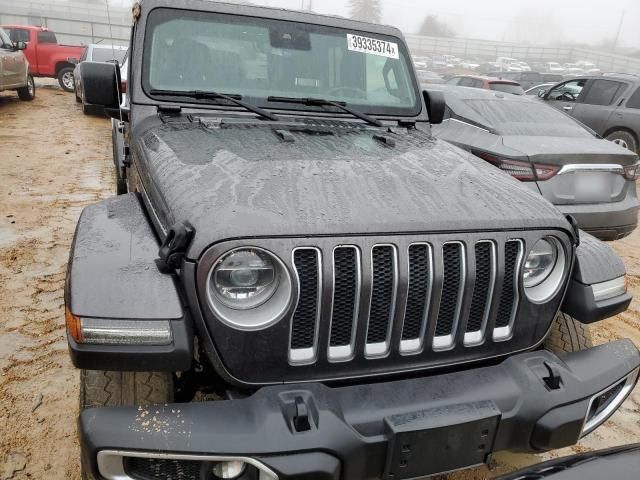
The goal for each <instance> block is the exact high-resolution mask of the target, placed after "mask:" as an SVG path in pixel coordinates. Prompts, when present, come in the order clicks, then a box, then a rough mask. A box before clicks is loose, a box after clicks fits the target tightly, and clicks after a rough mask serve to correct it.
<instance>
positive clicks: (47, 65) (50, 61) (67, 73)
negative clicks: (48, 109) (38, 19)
mask: <svg viewBox="0 0 640 480" xmlns="http://www.w3.org/2000/svg"><path fill="white" fill-rule="evenodd" d="M0 27H2V28H4V29H5V31H6V32H7V33H8V34H9V37H10V38H11V41H12V42H14V43H16V42H24V43H25V44H26V46H27V48H26V49H25V50H24V54H25V55H26V57H27V60H28V61H29V72H30V73H31V75H33V76H34V77H51V78H57V79H58V83H59V84H60V86H61V87H62V88H63V89H64V90H65V91H67V92H73V69H74V67H75V64H76V63H77V62H78V60H79V59H80V57H81V56H82V54H83V53H84V50H85V47H84V46H71V45H59V44H58V40H57V38H56V34H55V33H54V32H52V31H51V30H48V29H46V28H43V27H34V26H31V25H0Z"/></svg>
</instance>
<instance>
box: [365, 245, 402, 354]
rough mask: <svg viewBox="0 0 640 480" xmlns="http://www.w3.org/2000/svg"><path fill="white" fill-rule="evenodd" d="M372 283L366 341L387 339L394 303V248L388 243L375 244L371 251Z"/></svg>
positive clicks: (374, 342) (377, 341) (375, 342)
mask: <svg viewBox="0 0 640 480" xmlns="http://www.w3.org/2000/svg"><path fill="white" fill-rule="evenodd" d="M371 258H372V262H371V266H372V277H373V278H372V284H371V307H370V309H369V326H368V329H367V343H368V344H378V343H383V342H386V341H387V340H388V336H389V326H390V322H391V316H392V315H393V313H394V312H393V308H394V304H395V301H394V299H395V283H396V272H395V249H394V247H392V246H390V245H376V246H375V247H373V249H372V251H371Z"/></svg>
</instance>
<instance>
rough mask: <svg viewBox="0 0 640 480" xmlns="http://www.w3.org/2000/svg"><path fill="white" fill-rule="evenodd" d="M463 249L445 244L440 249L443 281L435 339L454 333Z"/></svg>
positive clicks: (460, 283) (457, 244)
mask: <svg viewBox="0 0 640 480" xmlns="http://www.w3.org/2000/svg"><path fill="white" fill-rule="evenodd" d="M463 261H464V259H463V249H462V245H461V244H459V243H446V244H445V245H444V246H443V247H442V262H443V266H444V281H443V284H442V296H441V298H440V311H439V313H438V321H437V323H436V332H435V336H436V337H444V336H447V335H451V334H453V333H454V328H455V323H456V320H457V318H456V317H457V315H458V310H459V304H460V295H461V294H462V291H461V288H460V287H461V285H462V281H463V278H462V272H463V264H462V263H463Z"/></svg>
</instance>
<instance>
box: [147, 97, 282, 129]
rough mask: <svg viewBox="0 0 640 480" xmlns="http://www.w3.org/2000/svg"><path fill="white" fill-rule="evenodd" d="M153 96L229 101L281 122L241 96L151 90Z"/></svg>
mask: <svg viewBox="0 0 640 480" xmlns="http://www.w3.org/2000/svg"><path fill="white" fill-rule="evenodd" d="M150 93H151V95H161V96H165V97H189V98H195V99H196V100H200V99H202V100H217V99H222V100H227V101H229V102H231V103H235V104H236V105H238V106H239V107H242V108H244V109H246V110H249V111H250V112H253V113H255V114H257V115H260V116H261V117H264V118H267V119H269V120H272V121H274V122H278V121H280V118H278V117H277V116H275V115H274V114H273V113H271V112H267V111H266V110H263V109H262V108H260V107H257V106H255V105H252V104H251V103H247V102H244V101H242V96H241V95H227V94H224V93H218V92H213V91H210V90H188V91H184V90H151V92H150Z"/></svg>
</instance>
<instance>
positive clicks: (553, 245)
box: [524, 237, 567, 303]
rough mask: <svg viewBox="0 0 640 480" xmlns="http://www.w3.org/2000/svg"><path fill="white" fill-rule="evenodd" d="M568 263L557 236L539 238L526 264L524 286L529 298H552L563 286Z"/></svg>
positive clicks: (539, 301)
mask: <svg viewBox="0 0 640 480" xmlns="http://www.w3.org/2000/svg"><path fill="white" fill-rule="evenodd" d="M566 263H567V262H566V254H565V251H564V248H563V246H562V244H561V243H560V241H559V240H558V239H557V238H555V237H545V238H543V239H541V240H539V241H538V243H536V244H535V245H534V247H533V248H532V249H531V252H529V256H528V257H527V260H526V261H525V264H524V288H525V293H526V294H527V297H529V300H531V301H532V302H536V303H543V302H546V301H547V300H549V299H551V298H552V297H553V296H554V295H555V294H556V293H557V292H558V289H559V288H560V287H561V286H562V282H563V280H564V275H565V266H566Z"/></svg>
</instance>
